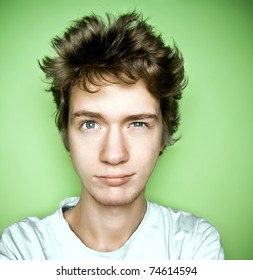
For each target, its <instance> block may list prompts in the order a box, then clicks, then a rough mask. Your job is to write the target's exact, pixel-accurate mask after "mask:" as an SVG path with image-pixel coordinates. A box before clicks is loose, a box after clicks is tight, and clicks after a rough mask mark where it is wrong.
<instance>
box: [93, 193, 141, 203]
mask: <svg viewBox="0 0 253 280" xmlns="http://www.w3.org/2000/svg"><path fill="white" fill-rule="evenodd" d="M141 194H142V192H140V193H135V194H121V195H119V194H118V195H108V194H107V195H103V196H93V199H95V200H96V201H97V202H98V203H99V204H101V205H103V206H126V205H130V204H132V203H133V202H134V201H136V200H137V199H138V198H139V197H140V196H141Z"/></svg>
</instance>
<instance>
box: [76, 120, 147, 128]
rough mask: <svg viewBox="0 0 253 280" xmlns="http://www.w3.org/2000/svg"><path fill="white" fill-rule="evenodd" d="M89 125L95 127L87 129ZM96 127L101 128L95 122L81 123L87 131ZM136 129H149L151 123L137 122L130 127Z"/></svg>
mask: <svg viewBox="0 0 253 280" xmlns="http://www.w3.org/2000/svg"><path fill="white" fill-rule="evenodd" d="M88 124H92V125H93V127H87V125H88ZM85 125H86V127H85ZM95 126H98V127H99V128H100V126H99V125H98V124H97V123H96V122H95V121H84V122H82V123H81V125H80V127H81V128H82V127H83V128H84V129H86V130H91V129H95ZM131 126H132V127H136V128H142V127H146V128H149V127H150V125H149V123H146V122H140V121H139V122H138V121H136V122H132V123H131V124H130V125H129V127H131Z"/></svg>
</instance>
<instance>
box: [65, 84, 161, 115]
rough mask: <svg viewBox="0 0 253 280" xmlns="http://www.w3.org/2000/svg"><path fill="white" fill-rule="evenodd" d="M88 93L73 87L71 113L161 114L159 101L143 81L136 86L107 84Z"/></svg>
mask: <svg viewBox="0 0 253 280" xmlns="http://www.w3.org/2000/svg"><path fill="white" fill-rule="evenodd" d="M93 89H94V91H95V90H96V92H92V93H91V92H88V91H85V90H84V89H81V88H80V87H78V86H75V87H73V89H72V91H71V96H70V104H69V109H70V110H69V112H70V114H72V113H75V112H76V111H81V110H86V111H94V112H99V113H102V114H105V115H106V114H110V115H113V114H120V113H121V114H140V113H143V112H149V113H152V114H157V115H159V114H160V106H159V101H158V100H157V99H156V98H155V97H154V96H153V95H152V94H151V93H150V92H149V91H148V89H147V88H146V85H145V83H144V82H143V81H142V80H139V81H137V82H136V83H134V84H123V83H120V84H119V83H117V84H106V85H103V86H101V87H99V88H94V86H93V88H91V90H93Z"/></svg>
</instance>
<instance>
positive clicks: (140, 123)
mask: <svg viewBox="0 0 253 280" xmlns="http://www.w3.org/2000/svg"><path fill="white" fill-rule="evenodd" d="M132 126H133V127H147V124H146V123H145V122H134V123H132Z"/></svg>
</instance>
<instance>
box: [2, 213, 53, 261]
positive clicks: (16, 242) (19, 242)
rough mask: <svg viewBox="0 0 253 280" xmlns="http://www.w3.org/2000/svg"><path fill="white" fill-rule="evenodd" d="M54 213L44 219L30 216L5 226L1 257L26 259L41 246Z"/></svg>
mask: <svg viewBox="0 0 253 280" xmlns="http://www.w3.org/2000/svg"><path fill="white" fill-rule="evenodd" d="M52 218H53V215H51V216H48V217H46V218H44V219H39V218H37V217H28V218H26V219H23V220H21V221H19V222H16V223H14V224H12V225H10V226H9V227H7V228H5V229H4V230H3V232H2V235H1V239H0V259H26V258H29V256H27V253H28V252H29V251H31V248H32V249H33V250H34V249H36V248H37V247H41V245H40V243H41V240H42V239H45V238H46V235H47V232H48V230H49V228H50V224H51V220H52Z"/></svg>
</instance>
